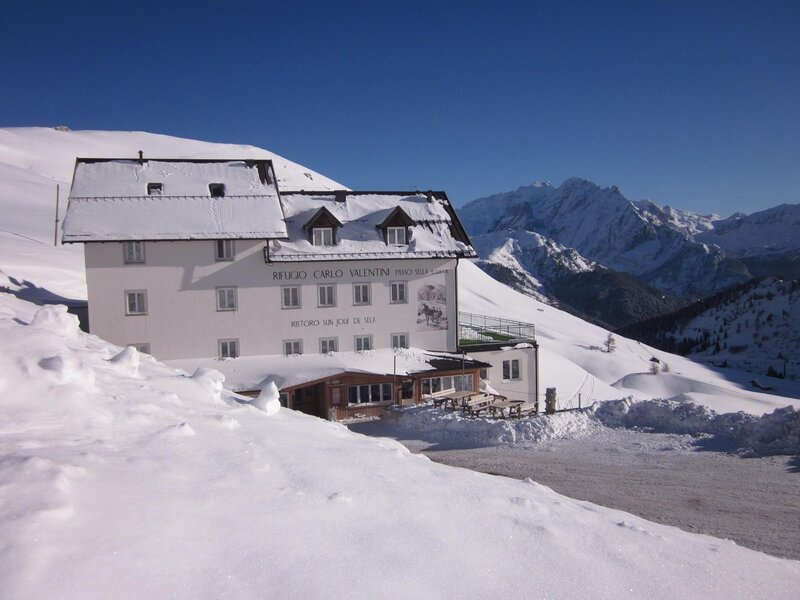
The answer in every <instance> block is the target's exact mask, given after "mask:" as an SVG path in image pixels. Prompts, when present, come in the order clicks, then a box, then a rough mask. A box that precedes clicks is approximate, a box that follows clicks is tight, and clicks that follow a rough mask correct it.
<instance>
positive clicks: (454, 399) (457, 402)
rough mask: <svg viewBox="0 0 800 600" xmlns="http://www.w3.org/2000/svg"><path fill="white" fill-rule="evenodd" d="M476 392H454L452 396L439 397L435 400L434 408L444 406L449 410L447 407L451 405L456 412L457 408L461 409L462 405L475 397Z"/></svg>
mask: <svg viewBox="0 0 800 600" xmlns="http://www.w3.org/2000/svg"><path fill="white" fill-rule="evenodd" d="M474 394H475V392H467V391H463V392H453V393H452V394H446V395H443V396H439V397H437V398H434V399H433V405H434V406H442V405H443V406H444V407H445V408H447V405H448V404H450V408H452V409H453V410H455V409H456V408H458V407H460V406H461V405H462V403H463V402H464V401H465V400H466V399H467V398H469V397H470V396H472V395H474Z"/></svg>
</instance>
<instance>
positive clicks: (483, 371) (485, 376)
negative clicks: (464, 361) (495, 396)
mask: <svg viewBox="0 0 800 600" xmlns="http://www.w3.org/2000/svg"><path fill="white" fill-rule="evenodd" d="M478 377H480V378H481V379H489V369H487V368H486V367H481V370H480V371H479V374H478Z"/></svg>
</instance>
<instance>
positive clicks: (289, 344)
mask: <svg viewBox="0 0 800 600" xmlns="http://www.w3.org/2000/svg"><path fill="white" fill-rule="evenodd" d="M283 353H284V355H286V356H291V355H292V354H302V353H303V341H302V340H283Z"/></svg>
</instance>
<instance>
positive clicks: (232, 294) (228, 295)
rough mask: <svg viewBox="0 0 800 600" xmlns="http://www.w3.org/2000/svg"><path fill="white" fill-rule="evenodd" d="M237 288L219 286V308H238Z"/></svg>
mask: <svg viewBox="0 0 800 600" xmlns="http://www.w3.org/2000/svg"><path fill="white" fill-rule="evenodd" d="M236 308H237V306H236V288H235V287H218V288H217V310H236Z"/></svg>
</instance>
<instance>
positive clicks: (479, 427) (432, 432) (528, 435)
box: [390, 404, 594, 448]
mask: <svg viewBox="0 0 800 600" xmlns="http://www.w3.org/2000/svg"><path fill="white" fill-rule="evenodd" d="M390 419H391V421H390V423H391V427H392V429H394V430H395V432H396V433H397V434H399V435H403V436H407V437H411V438H414V439H421V440H425V441H428V442H432V443H435V444H438V445H440V446H442V447H454V448H458V447H460V448H479V447H485V446H503V445H520V446H524V445H528V444H536V443H541V442H546V441H549V440H557V439H562V438H574V437H579V436H581V435H585V434H587V433H588V432H590V431H591V429H592V427H593V426H594V423H593V421H592V419H591V417H590V415H589V414H588V413H585V412H579V411H574V412H565V413H559V414H557V415H553V416H547V417H545V416H544V415H540V416H538V417H528V418H524V419H493V418H486V417H477V418H473V417H469V416H466V415H464V414H463V413H461V412H458V411H450V410H445V409H439V408H434V407H432V406H431V405H429V404H422V405H419V406H413V407H405V408H398V409H395V410H394V411H392V413H391V416H390Z"/></svg>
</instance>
